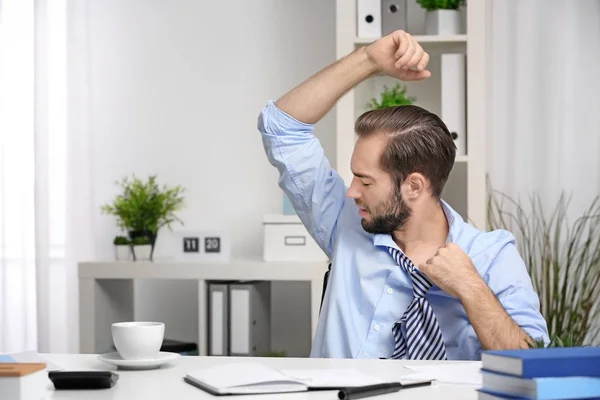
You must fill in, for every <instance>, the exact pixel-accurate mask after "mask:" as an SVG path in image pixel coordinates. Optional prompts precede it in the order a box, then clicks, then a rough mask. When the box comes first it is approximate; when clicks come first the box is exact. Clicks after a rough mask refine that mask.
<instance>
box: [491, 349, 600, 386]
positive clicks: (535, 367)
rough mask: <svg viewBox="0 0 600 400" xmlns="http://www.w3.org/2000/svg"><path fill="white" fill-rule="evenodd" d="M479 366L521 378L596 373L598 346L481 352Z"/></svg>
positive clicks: (598, 372) (599, 365)
mask: <svg viewBox="0 0 600 400" xmlns="http://www.w3.org/2000/svg"><path fill="white" fill-rule="evenodd" d="M481 363H482V368H483V369H485V370H488V371H494V372H499V373H503V374H507V375H514V376H520V377H523V378H547V377H550V378H552V377H561V376H592V377H600V347H551V348H536V349H524V350H493V351H484V352H482V353H481Z"/></svg>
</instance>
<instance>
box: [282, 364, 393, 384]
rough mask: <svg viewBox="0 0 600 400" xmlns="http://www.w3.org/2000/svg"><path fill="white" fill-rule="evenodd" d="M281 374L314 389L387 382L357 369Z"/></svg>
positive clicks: (286, 372) (294, 370) (303, 370)
mask: <svg viewBox="0 0 600 400" xmlns="http://www.w3.org/2000/svg"><path fill="white" fill-rule="evenodd" d="M281 372H282V373H284V374H285V375H287V376H290V377H293V378H296V379H300V380H302V381H303V382H306V384H307V385H309V386H313V387H347V386H367V385H376V384H379V383H385V382H386V381H383V380H381V379H379V378H376V377H374V376H371V375H367V374H365V373H362V372H360V371H358V370H355V369H341V368H340V369H284V370H282V371H281Z"/></svg>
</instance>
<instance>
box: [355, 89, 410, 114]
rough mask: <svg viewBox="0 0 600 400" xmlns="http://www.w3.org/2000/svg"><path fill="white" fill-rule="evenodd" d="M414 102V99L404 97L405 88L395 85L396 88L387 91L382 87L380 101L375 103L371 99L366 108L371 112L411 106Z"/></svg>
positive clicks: (374, 100) (375, 100)
mask: <svg viewBox="0 0 600 400" xmlns="http://www.w3.org/2000/svg"><path fill="white" fill-rule="evenodd" d="M415 100H416V98H414V97H409V96H407V95H406V87H405V86H403V85H400V84H399V83H397V84H396V86H394V87H393V88H391V89H389V88H388V87H387V86H384V87H383V92H381V99H380V101H377V99H375V98H373V99H371V101H370V102H369V104H367V107H369V108H370V109H372V110H379V109H382V108H387V107H393V106H405V105H411V104H413V102H414V101H415Z"/></svg>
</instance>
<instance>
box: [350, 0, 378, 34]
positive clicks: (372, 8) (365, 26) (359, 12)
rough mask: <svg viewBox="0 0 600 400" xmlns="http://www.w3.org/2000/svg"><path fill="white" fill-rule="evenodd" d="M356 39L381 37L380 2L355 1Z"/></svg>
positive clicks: (374, 0)
mask: <svg viewBox="0 0 600 400" xmlns="http://www.w3.org/2000/svg"><path fill="white" fill-rule="evenodd" d="M356 19H357V21H356V23H357V32H356V34H357V35H358V37H361V38H379V37H381V0H356Z"/></svg>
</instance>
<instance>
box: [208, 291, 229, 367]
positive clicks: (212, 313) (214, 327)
mask: <svg viewBox="0 0 600 400" xmlns="http://www.w3.org/2000/svg"><path fill="white" fill-rule="evenodd" d="M208 321H209V323H208V355H209V356H226V355H229V291H228V285H227V284H226V283H208Z"/></svg>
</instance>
